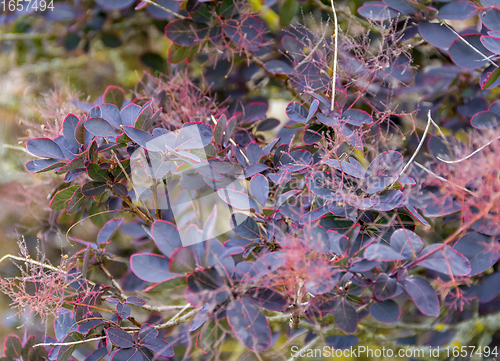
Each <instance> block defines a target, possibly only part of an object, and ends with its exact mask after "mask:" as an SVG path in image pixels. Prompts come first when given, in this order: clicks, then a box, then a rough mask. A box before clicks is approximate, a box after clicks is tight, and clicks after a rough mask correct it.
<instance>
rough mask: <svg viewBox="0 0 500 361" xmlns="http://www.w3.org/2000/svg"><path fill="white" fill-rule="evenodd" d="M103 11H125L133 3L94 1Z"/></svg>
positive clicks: (110, 0) (122, 0)
mask: <svg viewBox="0 0 500 361" xmlns="http://www.w3.org/2000/svg"><path fill="white" fill-rule="evenodd" d="M96 3H98V4H99V5H101V6H102V7H103V8H104V9H110V10H118V9H125V8H127V7H129V6H130V5H132V4H133V3H134V0H96Z"/></svg>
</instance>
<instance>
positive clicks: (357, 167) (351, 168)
mask: <svg viewBox="0 0 500 361" xmlns="http://www.w3.org/2000/svg"><path fill="white" fill-rule="evenodd" d="M349 160H350V163H349V162H347V161H345V160H343V161H341V162H339V161H338V160H337V159H328V160H326V161H325V164H327V165H329V166H330V167H333V168H335V169H337V170H340V171H342V172H344V173H346V174H348V175H350V176H352V177H354V178H358V179H363V178H364V177H365V173H366V170H365V168H363V166H362V165H361V164H360V163H359V162H358V161H356V160H355V159H354V158H349Z"/></svg>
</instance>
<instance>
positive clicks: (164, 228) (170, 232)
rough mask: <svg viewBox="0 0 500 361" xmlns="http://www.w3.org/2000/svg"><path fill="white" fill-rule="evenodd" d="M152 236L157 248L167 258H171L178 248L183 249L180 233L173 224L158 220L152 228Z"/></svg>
mask: <svg viewBox="0 0 500 361" xmlns="http://www.w3.org/2000/svg"><path fill="white" fill-rule="evenodd" d="M151 234H152V236H153V240H154V242H155V244H156V247H158V249H159V250H160V251H161V253H163V254H164V255H165V256H167V257H170V256H171V255H172V253H174V251H175V250H176V249H177V248H179V247H182V242H181V237H180V235H179V231H178V229H177V227H176V226H175V225H174V224H173V223H170V222H167V221H162V220H156V221H154V222H153V225H152V226H151Z"/></svg>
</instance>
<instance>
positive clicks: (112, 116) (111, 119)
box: [101, 103, 122, 128]
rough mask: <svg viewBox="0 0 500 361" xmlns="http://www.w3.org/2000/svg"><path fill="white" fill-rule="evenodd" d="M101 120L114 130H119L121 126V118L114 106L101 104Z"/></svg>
mask: <svg viewBox="0 0 500 361" xmlns="http://www.w3.org/2000/svg"><path fill="white" fill-rule="evenodd" d="M101 111H102V118H103V119H104V120H105V121H107V122H108V123H109V124H111V125H112V126H113V127H114V128H119V127H120V125H121V124H122V118H121V116H120V111H119V110H118V108H117V107H116V105H114V104H107V103H105V104H102V105H101Z"/></svg>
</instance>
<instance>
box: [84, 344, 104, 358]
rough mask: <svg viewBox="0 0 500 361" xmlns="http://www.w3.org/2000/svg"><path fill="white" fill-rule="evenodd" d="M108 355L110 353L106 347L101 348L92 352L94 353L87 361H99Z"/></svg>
mask: <svg viewBox="0 0 500 361" xmlns="http://www.w3.org/2000/svg"><path fill="white" fill-rule="evenodd" d="M107 353H108V351H107V350H106V347H99V348H98V349H97V350H95V351H92V353H91V354H90V355H88V356H87V358H86V359H85V361H99V360H100V359H102V358H103V357H104V356H105V355H107Z"/></svg>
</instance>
